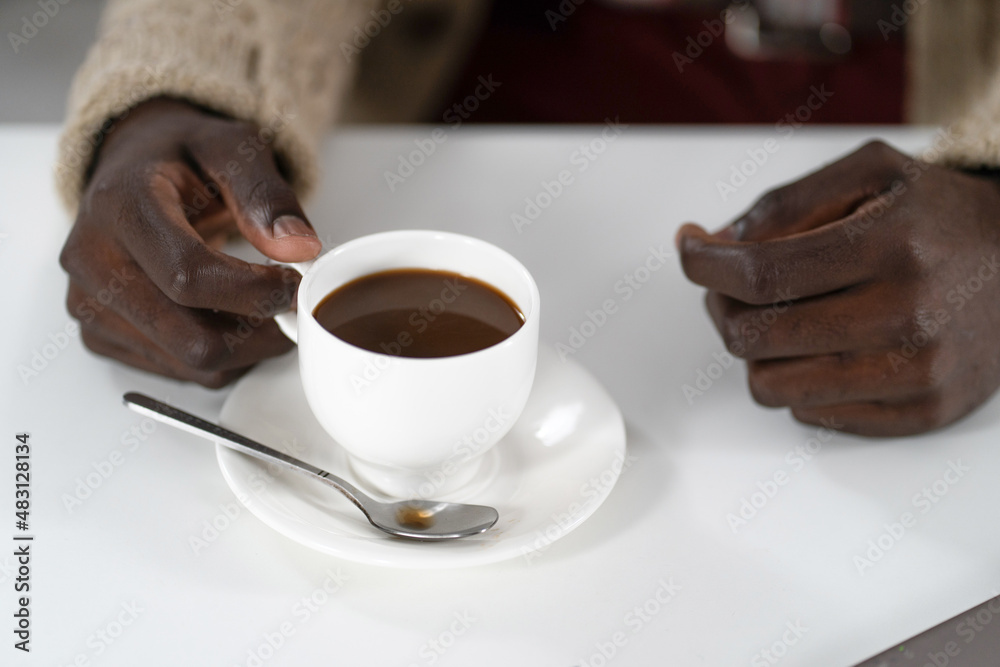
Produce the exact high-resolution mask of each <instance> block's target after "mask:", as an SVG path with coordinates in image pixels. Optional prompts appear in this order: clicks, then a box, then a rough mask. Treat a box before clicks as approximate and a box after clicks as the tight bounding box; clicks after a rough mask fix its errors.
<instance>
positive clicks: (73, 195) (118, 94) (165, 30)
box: [56, 0, 375, 211]
mask: <svg viewBox="0 0 1000 667" xmlns="http://www.w3.org/2000/svg"><path fill="white" fill-rule="evenodd" d="M373 4H375V3H374V2H373V1H372V0H214V1H212V0H169V1H168V2H165V1H163V0H111V1H110V2H109V3H108V7H107V8H106V10H105V13H104V16H103V18H102V24H101V29H100V34H99V37H98V40H97V42H96V44H95V45H94V46H93V48H92V49H91V50H90V53H89V54H88V55H87V58H86V60H85V61H84V63H83V65H82V66H81V68H80V70H79V71H78V72H77V75H76V78H75V79H74V82H73V87H72V89H71V91H70V97H69V106H68V110H67V125H66V128H65V129H64V131H63V134H62V137H61V139H60V142H59V155H58V158H57V164H56V184H57V187H58V190H59V193H60V196H61V197H62V199H63V202H64V204H65V205H66V206H67V208H68V209H69V210H70V211H75V210H76V208H77V206H78V204H79V201H80V195H81V193H82V191H83V188H84V186H85V180H86V176H87V170H88V168H89V167H90V165H91V163H92V161H93V159H94V152H95V149H96V148H97V146H99V145H100V141H101V139H102V138H103V136H104V134H105V133H107V132H108V131H109V130H110V131H113V123H114V122H115V121H119V120H122V119H124V118H125V117H126V116H127V115H128V112H129V109H131V108H133V107H135V106H136V105H138V104H140V103H141V102H143V101H144V100H148V99H151V98H153V97H157V96H171V97H177V98H183V99H187V100H190V101H192V102H194V103H197V104H200V105H203V106H205V107H208V108H211V109H213V110H215V111H217V112H219V113H222V114H225V115H228V116H231V117H233V118H237V119H241V120H246V121H251V122H253V123H256V124H257V125H258V126H260V127H261V128H268V127H270V128H272V129H275V130H277V131H276V132H275V133H274V134H275V138H274V140H273V148H274V150H275V153H276V156H277V158H278V159H279V161H280V162H281V164H282V165H283V166H285V167H286V168H287V169H288V172H289V178H290V180H291V183H292V186H293V187H294V188H295V189H296V191H297V192H298V193H299V194H300V195H301V196H303V197H304V196H307V195H308V193H309V191H310V190H311V189H312V187H313V186H314V185H315V182H316V177H317V155H316V151H317V146H318V144H319V139H320V137H321V136H322V134H323V132H324V131H325V130H326V129H327V128H328V126H329V125H330V124H331V122H333V120H334V117H335V115H336V112H337V110H338V106H339V105H338V102H339V100H340V99H341V98H342V97H343V91H344V89H345V87H346V86H347V84H348V83H349V82H350V79H351V76H352V70H353V66H352V65H351V64H349V63H348V62H347V61H346V60H345V59H344V58H343V57H342V55H341V54H340V53H339V51H338V45H339V44H340V43H341V42H343V41H350V38H351V34H352V33H351V30H352V28H353V27H354V26H355V25H358V24H359V23H360V22H361V20H362V19H363V17H364V16H365V14H366V12H367V11H368V10H369V9H370V7H371V6H372V5H373Z"/></svg>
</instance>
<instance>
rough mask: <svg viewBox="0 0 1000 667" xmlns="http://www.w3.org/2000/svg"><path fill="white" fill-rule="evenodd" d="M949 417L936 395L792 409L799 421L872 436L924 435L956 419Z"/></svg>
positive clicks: (793, 414)
mask: <svg viewBox="0 0 1000 667" xmlns="http://www.w3.org/2000/svg"><path fill="white" fill-rule="evenodd" d="M964 414H965V413H962V414H959V415H957V416H949V415H948V413H946V412H945V411H944V410H943V408H942V401H941V399H940V398H939V397H937V396H931V397H927V398H920V399H916V400H913V401H905V402H902V403H887V402H871V403H847V404H842V405H834V406H824V407H817V408H792V416H794V417H795V418H796V419H797V420H799V421H800V422H803V423H806V424H813V425H815V426H823V427H826V428H830V429H835V430H838V431H845V432H847V433H855V434H857V435H866V436H873V437H902V436H908V435H917V434H919V433H926V432H927V431H931V430H933V429H936V428H940V427H942V426H945V425H947V424H949V423H951V422H952V421H954V420H955V419H957V418H958V417H961V416H963V415H964Z"/></svg>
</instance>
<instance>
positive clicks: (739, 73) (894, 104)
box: [438, 0, 905, 124]
mask: <svg viewBox="0 0 1000 667" xmlns="http://www.w3.org/2000/svg"><path fill="white" fill-rule="evenodd" d="M527 4H530V5H531V6H530V7H528V6H527ZM557 7H558V3H555V2H551V3H537V2H532V3H519V2H514V1H513V0H498V2H497V9H495V10H494V12H493V17H492V19H491V21H490V24H489V26H488V27H487V28H486V30H485V31H484V33H483V35H482V36H481V38H480V40H479V44H478V46H477V48H476V49H475V50H474V52H473V54H472V56H471V57H470V59H469V62H468V65H467V67H466V68H465V73H464V74H463V76H462V77H460V79H459V81H458V83H457V84H456V86H455V88H454V89H453V93H452V95H451V97H450V98H449V99H450V100H451V102H450V103H449V105H448V107H450V106H451V105H452V104H455V103H460V102H461V100H462V99H464V98H465V97H466V96H467V95H469V94H471V93H472V92H473V91H474V90H475V88H476V85H477V77H479V76H480V75H488V74H492V75H493V79H494V80H495V81H497V82H500V84H501V86H500V87H499V88H498V89H497V90H496V92H495V93H494V94H493V95H492V96H491V97H490V98H489V99H488V100H486V101H484V102H482V103H481V104H480V105H479V107H478V108H477V109H476V111H475V112H474V113H472V114H471V118H469V121H470V122H504V123H521V122H526V123H600V122H603V120H604V119H605V118H608V117H610V118H614V117H616V116H618V117H620V119H621V121H623V122H626V123H769V124H773V123H777V122H778V121H780V120H782V119H784V118H785V117H786V115H787V114H789V113H792V114H794V113H795V112H796V110H797V109H799V107H800V106H801V105H803V104H805V103H806V102H807V100H808V98H809V96H810V95H811V92H810V90H811V89H812V88H813V87H815V89H817V90H818V89H820V88H821V87H822V89H823V90H825V91H829V92H832V96H830V98H829V99H828V100H827V101H826V102H824V103H823V104H822V105H821V106H820V108H819V109H815V110H810V113H809V118H808V122H809V123H899V122H901V121H902V119H903V95H904V80H905V58H904V43H903V38H902V37H901V35H902V31H899V32H896V33H893V34H892V35H891V36H890V39H889V40H888V41H886V40H883V39H882V37H881V35H880V34H879V33H878V32H876V33H874V34H873V35H869V36H868V38H867V39H866V40H863V41H862V40H859V39H855V42H854V49H853V51H852V52H851V54H850V55H849V56H847V57H846V58H845V59H843V60H839V61H836V62H830V63H821V62H806V61H800V62H794V61H784V62H749V61H746V60H743V59H741V58H740V57H738V56H736V55H734V54H733V53H732V52H731V51H730V49H729V47H728V46H727V45H726V44H725V40H724V37H721V36H720V37H716V38H714V39H713V41H712V43H711V44H709V45H708V46H707V47H704V48H703V52H702V53H701V54H700V55H698V56H697V57H696V58H694V59H693V60H694V62H693V63H683V71H678V66H677V64H676V63H675V60H674V54H675V52H679V53H682V54H683V53H684V52H685V49H687V48H688V46H689V42H688V38H689V37H694V38H697V36H698V34H699V33H701V32H703V31H705V30H706V26H705V25H704V23H703V22H704V21H711V20H712V19H718V17H719V14H718V12H711V13H705V14H692V13H689V12H683V13H682V12H678V11H676V10H635V9H627V8H621V7H607V6H602V5H600V4H596V3H595V2H584V3H583V4H582V5H579V6H576V9H575V11H574V12H573V13H572V14H570V15H568V16H566V17H565V19H566V20H564V21H559V22H558V23H556V27H555V30H552V29H551V27H550V23H549V20H550V19H551V17H552V15H549V16H548V17H547V16H546V14H545V12H546V10H547V9H552V10H554V11H558V10H557V9H556V8H557ZM702 41H703V42H704V41H706V39H705V37H704V36H703V37H702ZM692 53H694V52H693V51H692ZM813 102H814V103H815V98H814V100H813ZM814 106H815V104H814ZM443 112H444V109H443V110H442V113H443ZM799 112H800V118H801V117H802V116H803V115H804V113H803V112H802V111H801V110H799ZM438 118H440V114H439V115H438Z"/></svg>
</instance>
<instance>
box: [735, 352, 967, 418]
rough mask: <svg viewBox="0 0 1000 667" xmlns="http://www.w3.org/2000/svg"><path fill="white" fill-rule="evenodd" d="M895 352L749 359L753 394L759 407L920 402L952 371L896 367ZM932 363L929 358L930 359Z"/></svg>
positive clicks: (920, 363) (915, 364)
mask: <svg viewBox="0 0 1000 667" xmlns="http://www.w3.org/2000/svg"><path fill="white" fill-rule="evenodd" d="M893 351H894V350H891V349H890V350H873V351H866V352H858V353H844V354H824V355H820V356H815V357H802V358H798V359H776V360H769V361H751V362H750V363H749V364H748V371H749V384H750V393H751V394H752V395H753V397H754V400H755V401H757V402H758V403H760V404H761V405H764V406H767V407H772V408H779V407H792V408H820V407H824V406H835V405H842V404H851V403H867V402H876V401H886V402H893V403H899V402H902V401H906V400H916V399H918V398H922V397H926V396H929V395H930V394H932V393H933V392H935V391H937V390H938V388H939V387H940V386H941V385H942V384H943V383H944V382H945V381H946V380H947V378H948V376H949V375H950V374H951V371H952V369H951V368H950V367H947V366H945V365H943V364H941V363H929V362H928V363H925V362H924V360H923V359H920V358H915V359H914V360H913V361H912V362H906V363H894V362H893V360H892V357H891V356H890V353H891V352H893ZM926 358H927V359H930V357H929V356H928V357H926Z"/></svg>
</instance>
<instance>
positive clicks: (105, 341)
mask: <svg viewBox="0 0 1000 667" xmlns="http://www.w3.org/2000/svg"><path fill="white" fill-rule="evenodd" d="M270 136H273V135H269V134H266V133H261V132H259V129H258V128H257V127H256V126H254V125H252V124H250V123H245V122H240V121H235V120H231V119H228V118H223V117H220V116H217V115H214V114H211V113H209V112H206V111H203V110H201V109H198V108H197V107H195V106H192V105H189V104H186V103H184V102H181V101H177V100H170V99H164V98H160V99H154V100H150V101H147V102H145V103H143V104H141V105H139V106H138V107H136V108H135V109H133V110H132V111H131V112H130V113H129V114H128V116H127V117H126V118H124V119H123V120H121V121H119V122H118V123H116V124H115V125H114V126H113V127H112V131H111V132H110V133H109V134H108V135H107V136H106V138H105V140H104V142H103V144H102V145H101V147H100V151H99V153H98V155H97V158H96V161H95V163H94V165H93V167H92V170H91V175H90V178H89V181H88V184H87V187H86V190H85V192H84V193H83V198H82V202H81V204H80V208H79V213H78V215H77V218H76V221H75V223H74V226H73V229H72V231H71V232H70V235H69V238H68V239H67V241H66V245H65V247H64V248H63V251H62V254H61V256H60V262H61V264H62V266H63V268H64V269H65V270H66V272H67V273H69V278H70V282H69V294H68V298H67V307H68V309H69V312H70V314H71V315H73V316H74V317H76V318H77V319H78V320H80V326H81V337H82V339H83V342H84V343H85V344H86V346H87V347H88V348H90V349H91V350H93V351H94V352H96V353H98V354H102V355H105V356H108V357H112V358H114V359H118V360H119V361H123V362H125V363H126V364H130V365H132V366H135V367H137V368H141V369H145V370H147V371H152V372H154V373H159V374H162V375H166V376H169V377H173V378H178V379H182V380H193V381H195V382H198V383H200V384H202V385H205V386H207V387H220V386H223V385H225V384H227V383H229V382H231V381H232V380H234V379H236V378H237V377H239V376H240V375H241V374H243V373H244V372H246V370H248V369H249V368H250V367H251V366H252V365H253V364H255V363H256V362H258V361H260V360H261V359H265V358H267V357H272V356H276V355H279V354H282V353H284V352H287V351H288V350H289V349H291V347H292V343H291V342H290V341H289V340H288V339H287V338H286V337H285V336H284V335H283V334H282V333H281V332H280V331H279V330H278V327H277V325H276V324H275V323H274V320H273V319H272V318H273V315H274V313H276V312H280V311H283V310H287V309H288V308H289V307H290V306H291V305H292V303H293V299H294V294H295V290H296V289H297V287H298V282H299V276H298V274H297V273H296V272H295V271H293V270H291V269H289V268H285V267H278V266H264V265H260V264H251V263H248V262H244V261H241V260H238V259H236V258H233V257H231V256H229V255H226V254H224V253H222V252H220V251H219V250H217V249H216V247H215V246H218V245H220V244H221V243H220V242H221V241H222V240H224V238H225V237H226V236H227V235H229V234H232V233H234V232H236V231H238V232H239V233H241V234H242V235H243V236H244V237H245V238H246V239H247V240H248V241H250V243H252V244H253V245H254V246H255V247H256V248H257V249H258V250H260V251H261V252H262V253H263V254H264V255H266V256H268V257H270V258H272V259H275V260H279V261H286V262H294V261H304V260H307V259H311V258H313V257H315V256H316V255H317V254H318V253H319V251H320V249H321V243H320V241H319V239H318V238H317V237H316V235H315V233H314V232H313V230H312V227H311V226H310V225H309V223H308V222H307V220H306V217H305V215H304V214H303V212H302V209H301V207H300V206H299V203H298V200H297V198H296V196H295V194H294V192H293V191H292V189H291V187H290V186H289V185H288V183H287V181H286V180H285V179H284V178H283V177H282V174H281V173H280V171H279V169H278V166H277V164H276V162H275V157H274V154H273V153H272V151H271V149H270V147H269V146H268V145H267V144H266V142H264V141H262V137H263V138H264V139H266V138H268V137H270Z"/></svg>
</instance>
